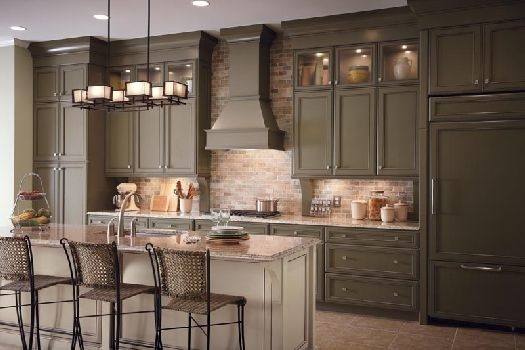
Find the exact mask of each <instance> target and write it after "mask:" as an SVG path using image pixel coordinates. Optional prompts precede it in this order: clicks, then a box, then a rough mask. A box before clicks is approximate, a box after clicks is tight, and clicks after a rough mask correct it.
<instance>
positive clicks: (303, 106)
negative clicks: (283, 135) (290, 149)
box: [294, 91, 332, 176]
mask: <svg viewBox="0 0 525 350" xmlns="http://www.w3.org/2000/svg"><path fill="white" fill-rule="evenodd" d="M294 100H295V101H294V113H295V117H294V144H295V145H294V146H295V151H294V175H314V176H315V175H330V174H331V173H332V152H331V149H332V142H331V139H332V91H315V92H296V93H295V96H294Z"/></svg>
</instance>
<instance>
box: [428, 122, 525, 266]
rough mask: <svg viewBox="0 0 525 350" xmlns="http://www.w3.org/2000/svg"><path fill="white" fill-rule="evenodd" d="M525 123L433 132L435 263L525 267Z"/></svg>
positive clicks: (438, 127)
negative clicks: (523, 185) (523, 187)
mask: <svg viewBox="0 0 525 350" xmlns="http://www.w3.org/2000/svg"><path fill="white" fill-rule="evenodd" d="M524 149H525V121H505V122H489V123H487V122H451V123H439V124H433V125H431V128H430V176H431V179H430V180H431V191H430V198H429V203H430V213H429V222H430V232H429V250H430V256H431V258H432V259H436V260H449V261H470V262H482V263H498V264H500V263H501V264H510V265H514V264H517V265H523V264H525V250H524V249H523V247H525V235H523V231H522V230H520V229H519V227H520V225H521V222H522V219H521V218H522V209H523V196H522V194H523V191H521V187H520V184H521V183H522V182H523V174H525V156H524V154H523V150H524Z"/></svg>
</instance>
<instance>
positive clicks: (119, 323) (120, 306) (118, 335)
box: [115, 300, 122, 350]
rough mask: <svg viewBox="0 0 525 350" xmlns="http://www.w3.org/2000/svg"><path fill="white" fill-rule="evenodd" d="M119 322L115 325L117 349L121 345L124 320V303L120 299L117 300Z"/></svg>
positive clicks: (117, 349)
mask: <svg viewBox="0 0 525 350" xmlns="http://www.w3.org/2000/svg"><path fill="white" fill-rule="evenodd" d="M116 317H117V324H116V327H115V350H119V347H120V330H121V322H122V305H121V302H120V301H119V300H117V314H116Z"/></svg>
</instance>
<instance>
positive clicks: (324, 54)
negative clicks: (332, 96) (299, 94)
mask: <svg viewBox="0 0 525 350" xmlns="http://www.w3.org/2000/svg"><path fill="white" fill-rule="evenodd" d="M295 60H296V72H295V86H296V87H298V88H316V87H328V86H331V85H332V54H331V50H323V49H320V50H308V51H302V52H297V53H296V56H295Z"/></svg>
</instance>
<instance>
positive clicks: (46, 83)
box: [33, 67, 59, 102]
mask: <svg viewBox="0 0 525 350" xmlns="http://www.w3.org/2000/svg"><path fill="white" fill-rule="evenodd" d="M33 81H34V94H35V96H34V98H35V101H36V102H49V101H57V100H58V93H59V87H58V67H40V68H35V72H34V77H33Z"/></svg>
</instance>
